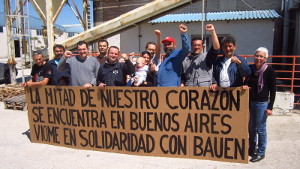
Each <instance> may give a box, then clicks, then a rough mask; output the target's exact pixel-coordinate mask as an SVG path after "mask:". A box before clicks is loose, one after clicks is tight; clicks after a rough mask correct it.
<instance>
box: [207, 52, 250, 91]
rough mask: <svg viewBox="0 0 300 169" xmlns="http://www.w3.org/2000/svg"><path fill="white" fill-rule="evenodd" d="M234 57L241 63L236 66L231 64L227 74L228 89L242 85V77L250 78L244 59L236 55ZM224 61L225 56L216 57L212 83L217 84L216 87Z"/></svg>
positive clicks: (218, 83)
mask: <svg viewBox="0 0 300 169" xmlns="http://www.w3.org/2000/svg"><path fill="white" fill-rule="evenodd" d="M234 56H235V57H237V58H238V59H239V60H240V61H241V62H242V63H241V64H240V65H237V64H236V63H232V62H231V63H230V65H229V67H228V70H227V72H228V76H229V80H230V87H239V86H242V85H243V77H247V76H250V74H251V70H250V68H249V66H248V64H247V61H246V60H245V59H244V58H242V57H240V56H238V55H234ZM225 59H226V58H225V56H222V57H218V58H217V59H216V61H215V63H214V67H213V80H212V83H214V84H217V85H218V86H220V73H221V70H222V63H223V62H224V61H225Z"/></svg>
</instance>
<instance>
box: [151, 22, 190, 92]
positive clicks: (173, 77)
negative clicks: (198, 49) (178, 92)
mask: <svg viewBox="0 0 300 169" xmlns="http://www.w3.org/2000/svg"><path fill="white" fill-rule="evenodd" d="M179 31H180V33H181V39H182V49H175V48H176V42H175V40H174V39H173V38H172V37H166V39H164V40H163V41H162V43H163V45H164V51H165V53H166V56H165V59H164V61H163V62H162V63H161V64H160V66H159V70H158V76H157V86H161V87H177V86H180V77H181V67H182V62H183V60H184V58H185V57H186V56H187V55H188V54H189V53H190V50H191V43H190V40H189V36H188V34H187V26H185V25H183V24H181V25H179Z"/></svg>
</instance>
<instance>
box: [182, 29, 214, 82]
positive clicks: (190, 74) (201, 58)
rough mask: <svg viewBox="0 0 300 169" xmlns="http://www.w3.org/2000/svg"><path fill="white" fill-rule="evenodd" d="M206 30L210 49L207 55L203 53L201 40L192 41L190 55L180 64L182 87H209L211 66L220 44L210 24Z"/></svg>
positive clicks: (194, 39)
mask: <svg viewBox="0 0 300 169" xmlns="http://www.w3.org/2000/svg"><path fill="white" fill-rule="evenodd" d="M206 30H207V31H209V32H210V33H211V38H212V48H211V49H210V50H209V51H208V53H204V52H203V48H204V46H203V40H202V39H201V38H198V37H196V38H193V39H192V53H191V55H189V56H188V57H186V58H185V59H184V61H183V63H182V68H183V75H182V79H181V80H182V83H183V84H184V86H198V87H209V86H210V85H211V81H212V65H213V62H214V61H215V59H216V58H217V56H218V50H219V49H220V44H219V40H218V36H217V34H216V31H215V28H214V26H213V25H212V24H207V25H206Z"/></svg>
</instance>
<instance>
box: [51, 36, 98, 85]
mask: <svg viewBox="0 0 300 169" xmlns="http://www.w3.org/2000/svg"><path fill="white" fill-rule="evenodd" d="M77 51H78V54H79V55H77V56H75V57H72V52H71V51H66V52H65V56H64V57H62V58H61V59H60V61H59V63H58V66H57V69H58V71H64V70H65V69H66V68H70V69H71V86H83V87H85V88H88V87H91V86H95V85H96V77H97V73H98V69H99V67H100V64H99V62H98V61H97V59H96V58H94V57H89V56H88V44H87V43H86V42H84V41H79V42H78V43H77Z"/></svg>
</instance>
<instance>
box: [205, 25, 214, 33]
mask: <svg viewBox="0 0 300 169" xmlns="http://www.w3.org/2000/svg"><path fill="white" fill-rule="evenodd" d="M205 29H206V30H207V31H209V32H213V31H215V27H214V25H213V24H207V25H206V26H205Z"/></svg>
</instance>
